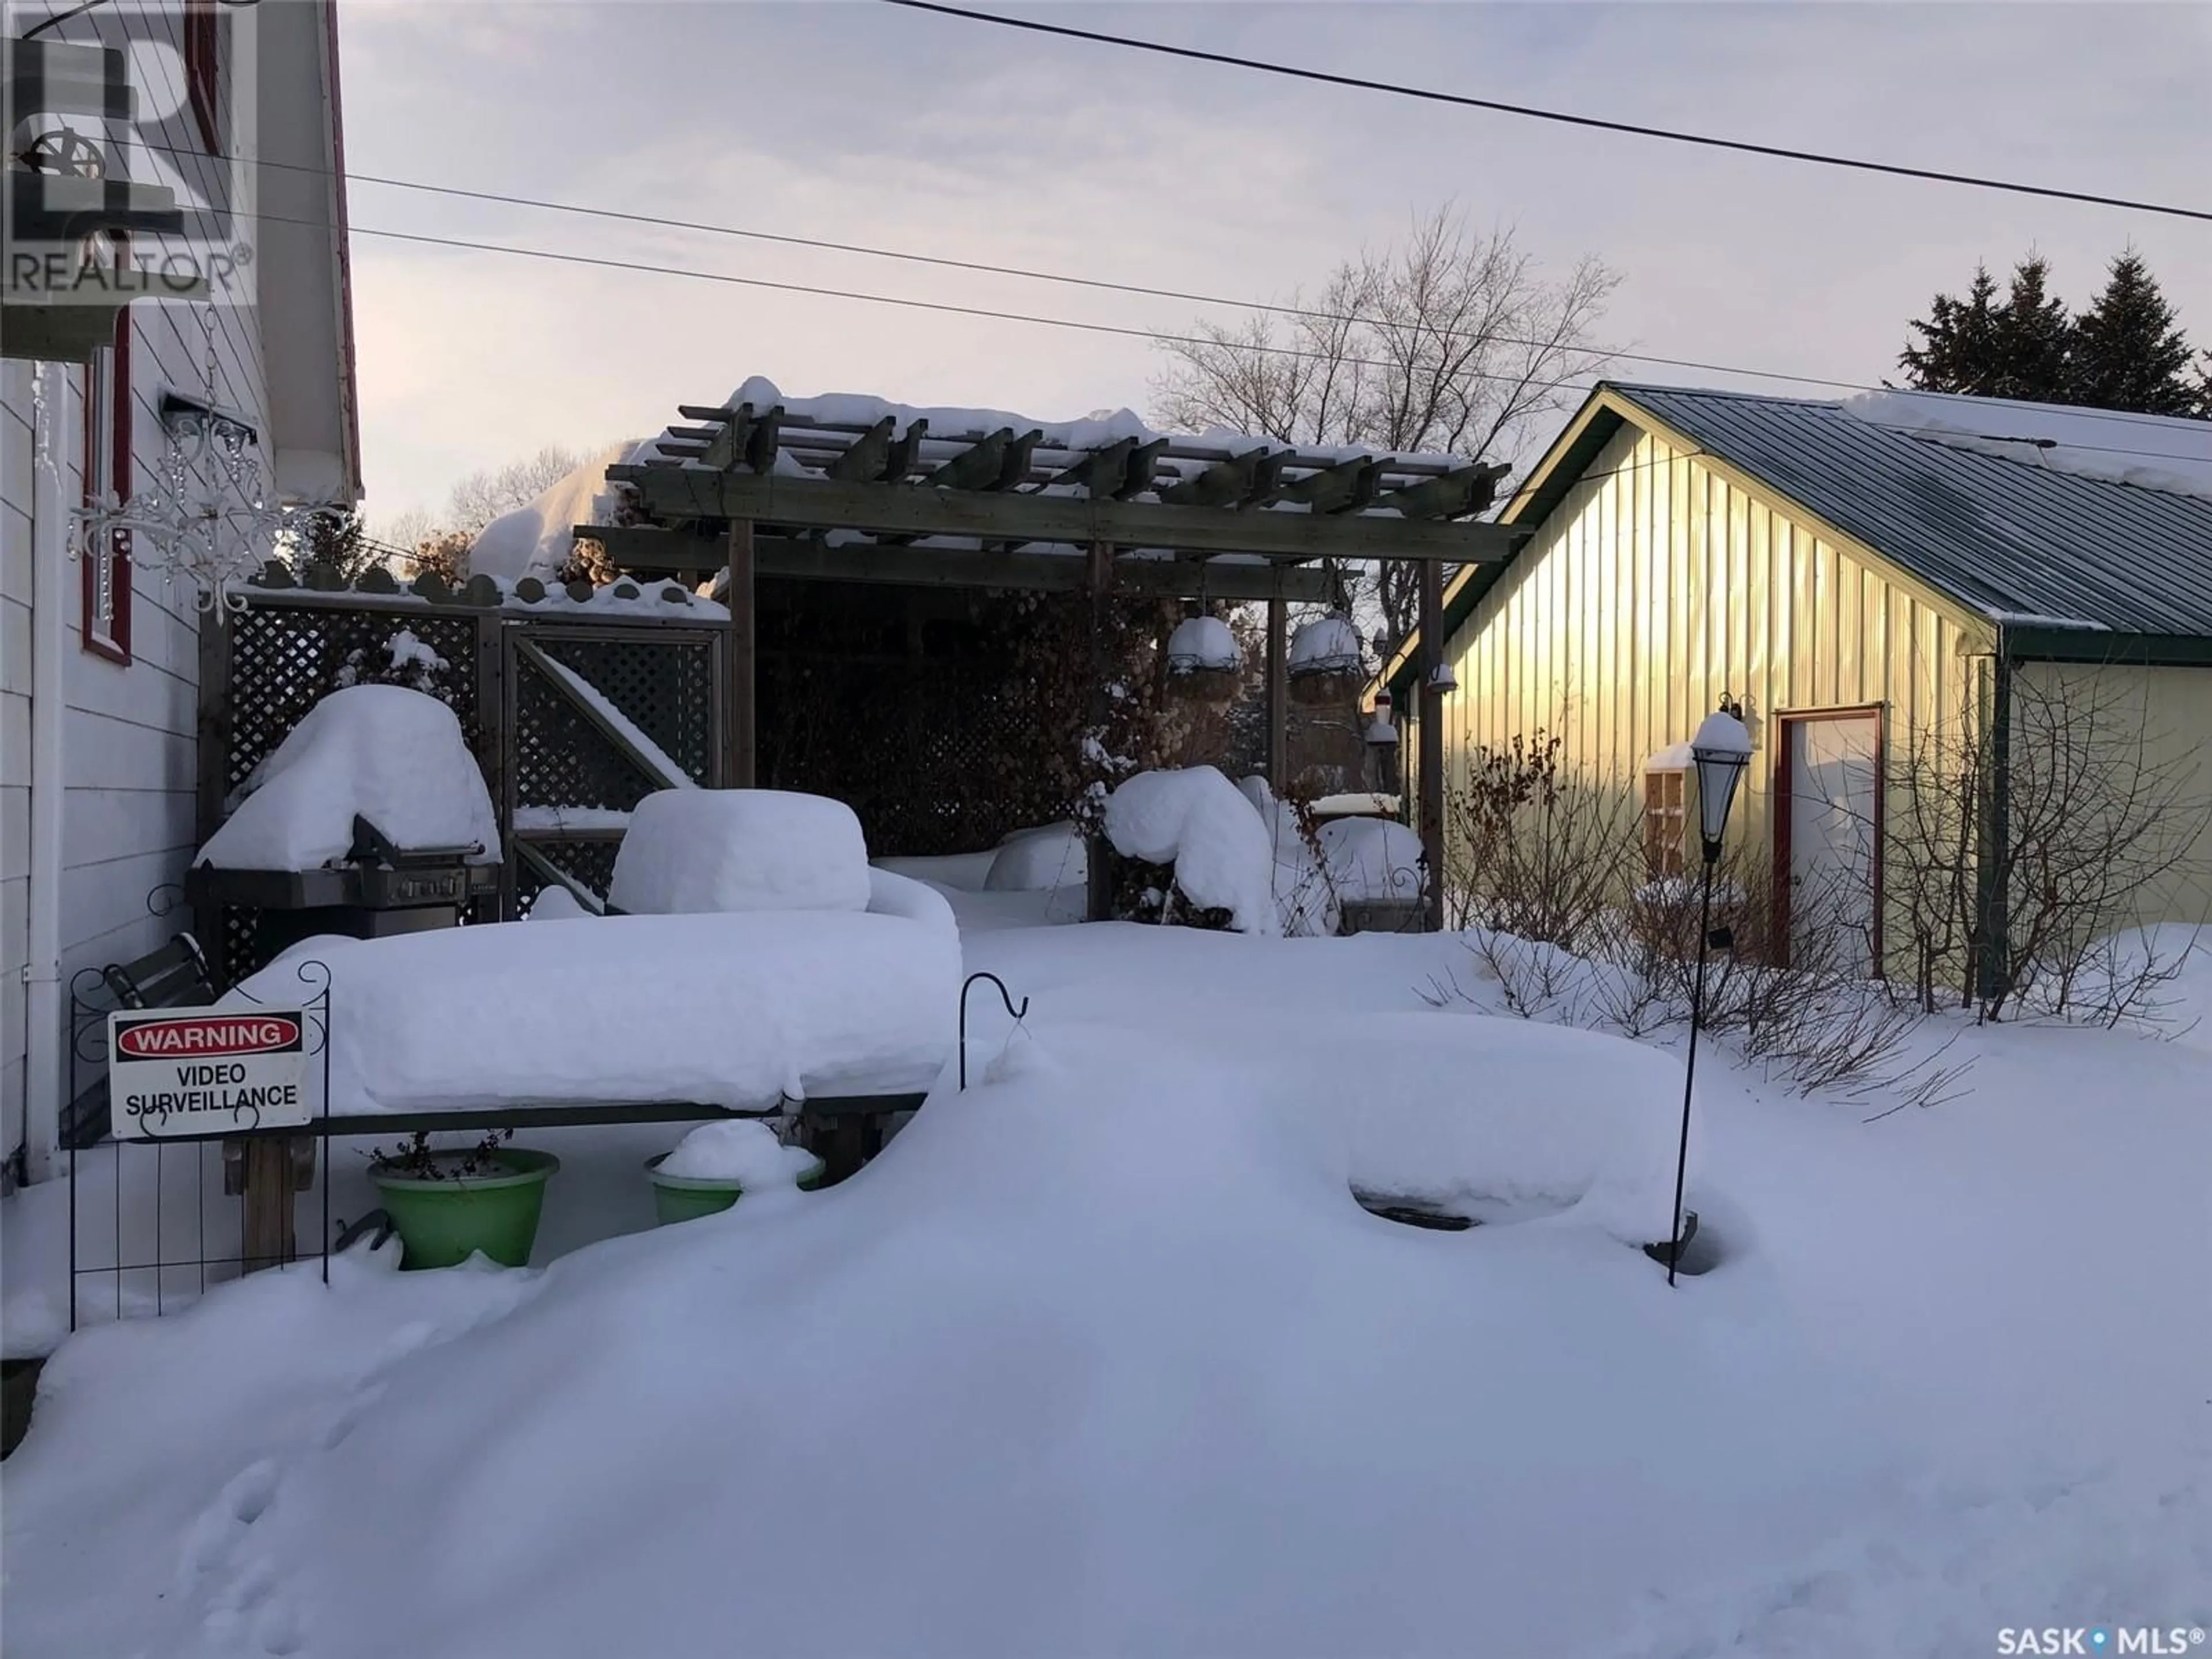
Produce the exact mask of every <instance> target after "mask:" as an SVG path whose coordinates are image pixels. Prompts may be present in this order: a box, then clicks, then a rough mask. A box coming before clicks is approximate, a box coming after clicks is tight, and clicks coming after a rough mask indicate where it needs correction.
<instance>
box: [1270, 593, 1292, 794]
mask: <svg viewBox="0 0 2212 1659" xmlns="http://www.w3.org/2000/svg"><path fill="white" fill-rule="evenodd" d="M1288 610H1289V607H1288V606H1287V605H1285V603H1284V601H1283V596H1282V595H1281V594H1280V593H1277V594H1276V595H1275V596H1274V597H1273V599H1269V600H1268V601H1267V787H1268V788H1269V789H1271V790H1273V792H1274V793H1275V795H1276V798H1277V799H1281V797H1282V793H1283V790H1284V788H1285V787H1286V786H1287V785H1288V784H1289V782H1290V780H1289V779H1288V778H1287V777H1285V775H1284V774H1285V772H1287V771H1288V770H1289V769H1290V746H1291V745H1290V731H1289V726H1288V715H1289V702H1290V699H1289V697H1288V696H1287V695H1286V694H1287V692H1288V690H1289V686H1290V681H1289V656H1290V651H1289V644H1288V641H1286V639H1285V629H1286V626H1287V618H1286V616H1285V613H1286V612H1287V611H1288Z"/></svg>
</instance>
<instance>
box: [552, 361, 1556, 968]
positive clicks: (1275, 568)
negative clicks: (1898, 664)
mask: <svg viewBox="0 0 2212 1659" xmlns="http://www.w3.org/2000/svg"><path fill="white" fill-rule="evenodd" d="M679 413H680V414H681V416H682V420H683V423H682V424H679V425H677V426H673V427H671V428H669V430H668V431H667V432H666V433H665V434H664V435H662V437H661V438H660V439H659V441H658V443H657V445H656V446H655V447H654V449H653V453H651V454H650V455H649V456H648V457H647V459H642V460H640V461H638V462H636V463H635V464H632V465H618V466H612V467H610V468H608V469H607V477H608V479H609V481H610V482H611V483H620V484H623V485H626V486H628V488H629V490H630V491H631V492H632V494H633V496H634V498H635V515H634V521H632V522H627V523H623V524H618V525H578V526H574V531H575V534H576V535H577V536H578V537H579V538H587V539H590V540H593V541H597V542H599V544H601V545H602V546H604V547H605V550H606V551H607V554H608V556H609V557H610V558H611V560H612V561H613V562H615V563H616V564H617V565H619V566H622V567H623V568H628V569H631V570H635V571H639V572H672V573H677V574H684V575H686V576H688V577H690V578H691V579H692V580H699V579H700V578H702V576H703V575H704V574H706V573H708V572H711V571H714V570H715V569H718V568H720V569H724V570H726V573H727V586H728V603H729V611H730V628H731V647H732V648H731V653H730V664H731V674H730V691H729V698H730V703H729V709H728V718H727V720H726V740H727V742H728V744H729V754H728V764H727V768H726V776H728V777H729V778H730V779H731V780H732V782H733V783H735V784H737V785H738V786H739V787H746V786H750V784H751V783H752V782H753V781H754V780H755V777H756V775H757V739H756V735H755V732H756V709H757V686H756V675H757V660H758V658H757V646H756V637H755V605H754V583H755V581H756V580H757V578H759V577H762V576H770V577H785V578H798V579H801V580H817V581H834V582H872V583H887V584H895V585H898V586H915V587H939V588H942V587H957V588H969V589H1029V590H1036V591H1059V592H1080V593H1085V594H1087V595H1089V596H1090V598H1091V601H1092V603H1093V606H1094V609H1093V616H1094V617H1097V614H1098V610H1097V607H1098V606H1099V605H1102V604H1103V601H1104V600H1105V599H1108V598H1109V597H1110V596H1113V595H1116V594H1121V595H1131V596H1142V597H1149V598H1161V599H1232V600H1250V601H1258V602H1262V603H1264V604H1265V605H1266V606H1267V732H1268V742H1267V752H1268V769H1269V775H1270V778H1271V781H1274V782H1276V783H1277V784H1279V783H1280V781H1281V777H1282V772H1283V757H1284V747H1285V675H1286V665H1287V653H1286V641H1285V607H1286V605H1288V604H1289V602H1291V601H1292V600H1297V601H1301V602H1307V603H1328V602H1330V601H1331V600H1333V599H1336V598H1337V597H1338V596H1339V593H1340V584H1339V578H1338V575H1337V574H1336V572H1335V571H1334V569H1333V568H1331V567H1332V566H1333V565H1334V564H1336V563H1340V562H1351V561H1359V560H1379V559H1403V560H1410V561H1413V562H1415V563H1417V564H1418V565H1419V568H1420V583H1419V595H1420V623H1421V634H1420V638H1421V640H1422V641H1423V648H1424V649H1425V650H1427V651H1431V652H1434V651H1438V650H1441V648H1442V641H1441V639H1440V637H1439V630H1438V629H1437V622H1438V620H1439V618H1440V616H1441V611H1442V608H1443V607H1442V593H1443V569H1444V567H1445V566H1447V565H1453V566H1457V565H1464V564H1479V563H1484V562H1495V561H1500V560H1504V559H1505V558H1507V557H1509V556H1510V555H1511V553H1512V551H1513V550H1514V549H1515V547H1516V546H1517V544H1519V543H1520V542H1521V541H1522V539H1524V538H1525V535H1526V532H1519V531H1514V530H1510V529H1507V528H1504V527H1503V526H1498V525H1495V524H1489V523H1485V522H1480V521H1479V520H1476V518H1475V517H1474V515H1475V514H1477V513H1482V512H1484V511H1486V509H1487V508H1488V507H1490V505H1491V503H1492V500H1493V499H1494V496H1495V494H1496V490H1497V486H1498V482H1499V481H1500V480H1501V479H1502V478H1503V477H1504V475H1505V472H1506V471H1507V469H1506V468H1505V467H1504V466H1500V465H1486V464H1481V463H1474V462H1461V461H1454V460H1449V459H1437V458H1408V457H1400V456H1392V455H1383V454H1369V453H1343V452H1332V453H1301V452H1300V451H1299V450H1297V448H1295V447H1282V446H1271V445H1268V444H1266V443H1262V442H1258V441H1220V440H1204V439H1194V438H1176V437H1161V436H1151V437H1147V438H1144V439H1141V440H1140V439H1139V438H1136V437H1122V438H1120V439H1118V440H1115V441H1111V442H1108V443H1104V444H1103V445H1100V446H1098V447H1070V444H1069V442H1068V441H1067V440H1066V439H1065V438H1062V439H1060V440H1059V441H1057V442H1055V441H1048V435H1047V432H1046V429H1045V428H1042V427H1032V428H1029V429H1027V430H1021V429H1018V428H1014V427H1012V426H1000V427H997V428H993V429H988V430H982V429H975V430H960V431H945V432H933V431H931V430H930V428H929V423H928V422H927V420H926V419H924V418H921V417H920V416H911V417H908V418H901V417H900V416H898V415H896V414H885V415H884V416H881V417H880V418H878V419H876V420H874V421H872V422H858V421H836V420H830V419H823V418H817V417H815V416H810V415H807V414H805V413H801V412H799V411H794V410H790V409H787V408H786V407H785V406H783V405H781V404H777V405H775V406H772V407H766V408H761V407H756V406H754V405H753V404H738V405H737V406H736V407H734V408H725V407H708V406H701V405H694V404H685V405H684V406H682V408H681V409H680V411H679ZM626 516H627V515H626ZM1427 678H1428V676H1427V675H1426V674H1424V677H1423V683H1424V685H1426V682H1427ZM1102 695H1103V687H1102ZM1437 695H1438V694H1437V693H1435V692H1433V691H1431V692H1429V693H1428V696H1430V697H1431V698H1432V697H1434V696H1437ZM1430 712H1431V711H1430V708H1428V707H1427V706H1426V705H1425V707H1424V709H1423V713H1424V714H1428V713H1430ZM1419 730H1420V734H1421V754H1420V757H1419V794H1420V802H1419V830H1420V835H1421V842H1422V847H1423V849H1424V853H1425V857H1426V859H1427V860H1428V864H1429V867H1430V868H1431V870H1440V869H1441V868H1442V865H1443V755H1442V734H1443V722H1442V720H1438V719H1431V718H1424V719H1422V720H1421V721H1420V723H1419ZM1429 887H1430V896H1429V903H1430V911H1431V925H1437V923H1439V922H1440V920H1441V915H1442V889H1441V883H1440V882H1438V881H1431V883H1430V884H1429Z"/></svg>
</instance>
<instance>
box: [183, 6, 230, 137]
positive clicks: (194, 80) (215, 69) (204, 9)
mask: <svg viewBox="0 0 2212 1659" xmlns="http://www.w3.org/2000/svg"><path fill="white" fill-rule="evenodd" d="M185 88H186V89H187V90H188V91H189V92H190V94H191V100H192V114H193V115H194V116H195V117H196V118H197V119H198V122H199V128H200V138H201V141H202V142H203V143H205V144H206V145H207V152H208V154H209V155H222V122H221V120H220V119H218V118H217V117H218V113H219V112H220V110H221V108H222V104H221V102H220V100H219V99H218V97H217V94H218V93H219V92H220V91H221V90H222V47H221V37H220V35H219V33H218V32H217V30H216V0H185Z"/></svg>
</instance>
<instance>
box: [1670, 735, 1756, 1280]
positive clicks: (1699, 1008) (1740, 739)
mask: <svg viewBox="0 0 2212 1659" xmlns="http://www.w3.org/2000/svg"><path fill="white" fill-rule="evenodd" d="M1690 759H1691V762H1692V764H1693V765H1694V766H1695V767H1696V769H1697V773H1698V829H1699V838H1700V840H1702V841H1703V842H1704V844H1705V847H1704V850H1705V874H1704V878H1703V880H1702V883H1701V884H1700V888H1699V899H1698V965H1697V969H1696V972H1695V973H1694V974H1693V975H1692V978H1691V981H1690V1053H1689V1058H1688V1059H1687V1060H1686V1061H1685V1062H1684V1065H1683V1067H1682V1138H1681V1143H1680V1146H1679V1147H1678V1148H1677V1149H1676V1151H1675V1154H1674V1233H1673V1235H1672V1236H1671V1237H1670V1238H1669V1239H1668V1246H1667V1282H1668V1284H1669V1285H1672V1284H1673V1283H1674V1270H1675V1268H1676V1267H1678V1266H1679V1265H1680V1261H1681V1255H1682V1243H1683V1240H1682V1182H1683V1177H1684V1176H1686V1174H1687V1173H1688V1171H1689V1164H1690V1091H1691V1088H1692V1085H1693V1084H1694V1083H1695V1081H1696V1079H1697V1075H1698V1027H1699V1024H1702V1023H1703V1021H1704V1018H1705V952H1706V951H1708V950H1710V949H1711V947H1712V945H1713V942H1714V935H1713V931H1712V927H1713V866H1715V865H1717V864H1718V863H1719V862H1720V858H1721V843H1722V842H1723V839H1724V838H1725V837H1726V836H1727V834H1728V821H1729V809H1730V808H1731V807H1733V806H1734V805H1735V792H1736V786H1737V785H1738V784H1740V783H1741V782H1742V781H1743V774H1744V769H1745V768H1746V767H1747V766H1749V765H1750V764H1751V733H1750V732H1749V731H1748V730H1747V729H1746V727H1745V726H1744V723H1743V705H1742V704H1741V703H1737V702H1730V701H1729V699H1728V698H1727V697H1725V696H1724V697H1723V698H1722V699H1721V706H1720V708H1718V709H1717V711H1716V712H1714V713H1713V714H1708V715H1706V716H1705V723H1704V724H1703V725H1702V726H1699V727H1698V734H1697V736H1696V737H1694V738H1691V740H1690Z"/></svg>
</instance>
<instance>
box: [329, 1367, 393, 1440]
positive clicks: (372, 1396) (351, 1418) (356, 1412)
mask: <svg viewBox="0 0 2212 1659" xmlns="http://www.w3.org/2000/svg"><path fill="white" fill-rule="evenodd" d="M385 1386H386V1385H385V1384H383V1383H370V1384H368V1386H367V1387H365V1388H362V1389H357V1390H356V1391H355V1394H354V1396H353V1398H352V1399H350V1400H349V1401H346V1402H345V1403H344V1404H343V1406H341V1407H338V1409H337V1413H335V1414H334V1415H333V1416H332V1417H331V1420H330V1421H329V1422H328V1423H327V1424H325V1425H324V1428H323V1432H322V1435H321V1437H320V1442H319V1443H320V1444H321V1446H322V1449H324V1450H325V1451H336V1450H337V1449H338V1448H339V1447H340V1446H343V1444H345V1443H346V1440H347V1437H349V1436H350V1435H351V1434H352V1433H353V1431H355V1430H356V1429H357V1428H359V1427H360V1426H361V1419H362V1417H364V1416H365V1415H367V1413H368V1409H369V1407H372V1406H374V1405H375V1404H376V1402H377V1401H380V1400H381V1399H382V1398H383V1397H384V1390H385Z"/></svg>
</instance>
